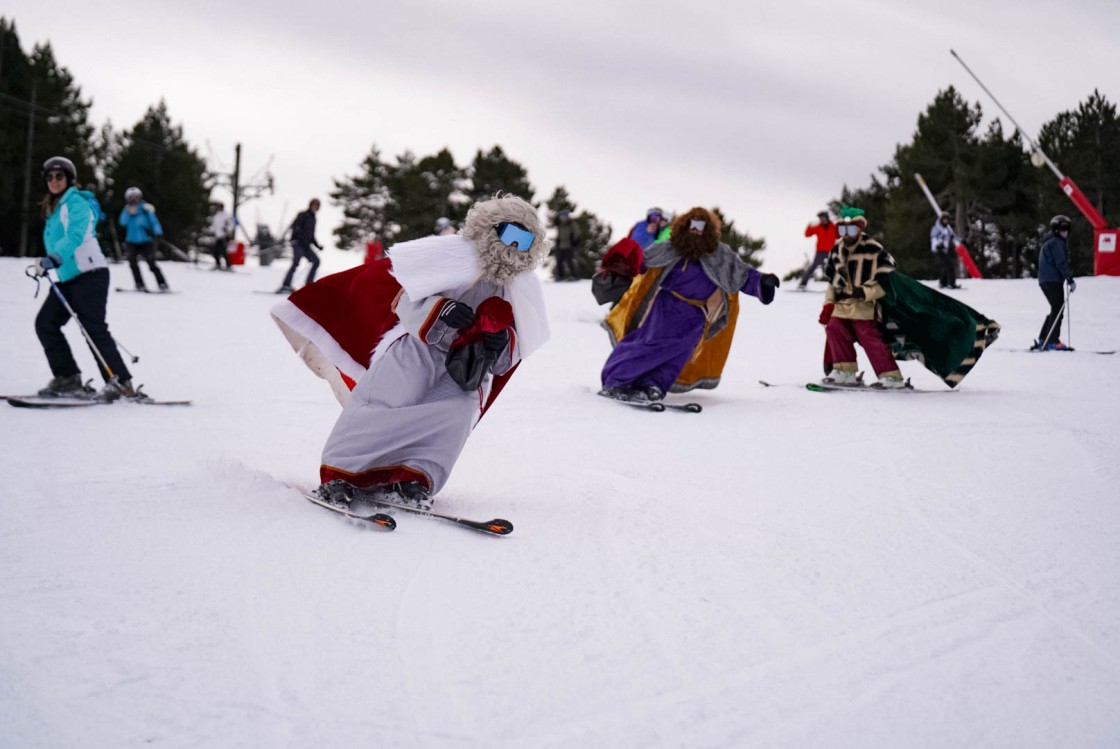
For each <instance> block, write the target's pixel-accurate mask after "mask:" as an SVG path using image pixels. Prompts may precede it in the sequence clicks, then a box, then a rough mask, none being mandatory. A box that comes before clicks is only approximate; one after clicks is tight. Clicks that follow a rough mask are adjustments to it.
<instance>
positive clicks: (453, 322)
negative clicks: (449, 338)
mask: <svg viewBox="0 0 1120 749" xmlns="http://www.w3.org/2000/svg"><path fill="white" fill-rule="evenodd" d="M439 319H440V320H442V321H443V323H444V324H445V325H447V326H448V327H450V328H455V329H456V330H458V329H459V328H465V327H467V326H468V325H470V324H471V323H472V322H474V310H473V309H471V307H470V305H469V304H463V303H462V302H456V301H455V300H453V299H452V300H449V301H448V302H447V304H445V305H443V309H442V310H441V311H440V313H439Z"/></svg>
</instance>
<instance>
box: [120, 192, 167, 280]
mask: <svg viewBox="0 0 1120 749" xmlns="http://www.w3.org/2000/svg"><path fill="white" fill-rule="evenodd" d="M124 200H125V206H124V208H122V209H121V215H120V219H119V223H120V225H121V228H123V229H124V230H125V233H124V241H125V245H126V247H127V248H128V267H129V268H130V269H131V270H132V280H133V281H134V282H135V283H136V290H137V291H147V290H148V287H147V286H145V285H144V277H143V276H141V275H140V263H139V258H144V262H146V263H147V264H148V269H149V270H151V271H152V275H153V276H155V277H156V283H157V284H158V285H159V290H160V291H167V281H166V280H165V279H164V277H163V273H162V272H161V271H160V269H159V266H158V265H156V257H155V240H156V238H157V237H162V236H163V227H162V226H160V223H159V219H158V218H156V209H155V206H153V205H152V204H151V203H146V202H144V194H143V193H141V192H140V188H139V187H130V188H128V189H127V190H125V191H124Z"/></svg>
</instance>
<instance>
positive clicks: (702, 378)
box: [600, 208, 780, 402]
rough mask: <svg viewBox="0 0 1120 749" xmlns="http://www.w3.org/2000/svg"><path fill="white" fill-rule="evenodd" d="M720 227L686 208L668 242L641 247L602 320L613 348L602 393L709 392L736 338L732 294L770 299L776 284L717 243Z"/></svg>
mask: <svg viewBox="0 0 1120 749" xmlns="http://www.w3.org/2000/svg"><path fill="white" fill-rule="evenodd" d="M720 230H721V226H720V221H719V218H718V217H717V216H716V215H715V214H714V213H712V212H710V211H708V210H705V209H704V208H692V209H691V210H689V211H687V212H685V213H683V214H681V215H680V216H678V217H677V218H676V219H675V220H674V221H673V227H672V233H671V235H670V238H669V239H668V241H664V242H658V243H656V244H654V245H651V246H650V247H649V248H648V249H646V251H645V254H644V258H643V261H642V267H643V274H642V277H641V278H640V279H638V280H637V281H635V283H634V284H632V285H631V287H630V289H629V290H628V291H627V292H626V295H625V296H624V297H623V299H622V301H621V302H620V303H619V304H618V306H617V307H615V308H614V310H613V311H612V312H611V314H610V315H608V316H607V325H608V326H609V330H610V333H611V339H612V343H616V345H615V347H614V350H613V351H611V355H610V356H609V357H608V358H607V362H606V364H605V365H604V366H603V373H602V382H603V390H602V391H601V392H600V394H601V395H605V396H607V397H611V398H615V399H618V400H635V401H647V402H652V401H658V400H661V399H662V398H664V397H665V394H666V393H668V392H669V391H670V390H672V391H673V392H684V391H688V390H691V389H693V388H697V387H699V388H707V389H710V388H714V387H716V385H718V384H719V379H720V375H721V374H722V372H723V365H724V363H725V362H726V360H727V354H728V351H729V350H730V346H731V338H732V336H733V335H734V332H735V322H736V319H737V317H738V312H739V301H738V294H739V292H740V291H741V292H743V293H744V294H749V295H750V296H754V297H757V298H758V299H759V300H760V301H761V302H762V303H763V304H770V302H772V301H774V290H775V289H776V288H777V287H778V286H779V285H780V282H779V280H778V277H777V276H775V275H774V274H772V273H766V274H763V273H760V272H759V271H758V270H756V269H755V268H752V267H750V266H749V265H747V264H746V263H744V262H743V261H742V260H741V259H740V258H739V256H738V255H736V254H735V253H734V252H732V251H731V248H730V247H728V246H727V245H726V244H723V243H722V242H720V241H719V237H720Z"/></svg>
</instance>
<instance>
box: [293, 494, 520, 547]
mask: <svg viewBox="0 0 1120 749" xmlns="http://www.w3.org/2000/svg"><path fill="white" fill-rule="evenodd" d="M301 493H302V494H303V496H305V497H306V498H307V499H309V500H310V501H312V502H314V503H315V504H317V505H320V506H322V507H326V508H327V509H329V510H334V511H335V512H338V513H341V514H343V515H346V516H347V517H351V518H354V519H357V520H368V521H369V522H373V523H377V524H378V525H381V526H383V527H388V528H389V529H390V530H392V529H393V528H395V527H396V521H395V520H394V519H393V518H392V516H390V515H386V514H384V513H374V514H372V515H362V514H361V513H359V512H356V511H355V510H354V509H353V506H354V505H358V504H366V505H370V506H372V507H380V508H383V509H391V510H401V511H403V512H409V513H412V514H413V515H422V516H424V517H429V518H435V519H437V520H446V521H448V522H450V523H455V524H456V525H461V526H463V527H464V528H470V529H471V530H476V531H482V532H483V533H489V534H492V535H495V536H508V535H509V534H510V533H513V523H511V522H509V521H508V520H503V519H502V518H494V519H493V520H487V521H480V520H469V519H467V518H460V517H455V516H453V515H444V514H442V513H439V512H433V511H432V510H425V509H423V508H421V507H416V506H414V505H406V504H401V503H397V502H393V501H391V500H389V499H385V498H382V497H374V496H359V497H355V498H354V499H353V500H352V504H351V506H350V507H345V506H343V505H339V504H335V503H333V502H328V501H327V500H325V499H323V498H322V497H320V496H319V491H318V489H312V490H311V491H309V492H308V491H303V490H301ZM374 518H376V519H374ZM385 518H388V520H389V523H390V524H389V525H387V524H386V523H385V522H384V519H385Z"/></svg>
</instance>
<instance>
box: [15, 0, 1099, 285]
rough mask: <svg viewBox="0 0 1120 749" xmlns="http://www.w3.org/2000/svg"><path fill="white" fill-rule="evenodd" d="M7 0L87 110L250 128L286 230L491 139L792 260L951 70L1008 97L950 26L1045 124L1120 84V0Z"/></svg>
mask: <svg viewBox="0 0 1120 749" xmlns="http://www.w3.org/2000/svg"><path fill="white" fill-rule="evenodd" d="M0 13H2V14H3V15H4V16H6V17H8V18H9V19H14V20H15V22H16V25H17V30H18V32H19V35H20V39H21V42H22V44H23V46H24V49H25V50H30V48H31V46H32V45H33V44H34V43H36V42H44V41H49V42H50V43H51V44H52V46H53V47H54V51H55V55H56V57H57V58H58V60H59V62H60V63H61V64H62V65H64V66H65V67H66V68H68V69H69V70H70V71H71V73H72V74H73V75H74V77H75V79H76V81H77V83H78V85H79V86H81V89H82V93H83V96H84V97H85V98H87V99H92V101H93V108H92V112H91V117H92V121H93V122H94V124H95V125H98V126H99V125H101V124H102V123H103V122H105V121H106V120H111V121H112V123H113V125H114V127H116V128H118V129H125V128H128V127H131V126H132V125H133V124H135V123H136V121H137V120H138V119H139V118H140V117H141V116H142V115H143V113H144V111H145V110H146V109H147V108H148V107H149V106H150V105H152V104H154V103H156V102H158V100H159V99H160V98H163V99H164V100H166V102H167V105H168V108H169V111H170V114H171V117H172V119H173V121H174V122H175V123H177V124H180V125H182V126H183V128H184V133H185V135H186V137H187V139H188V140H189V141H190V142H191V143H192V144H193V145H195V146H196V147H197V148H198V150H199V151H200V152H201V153H202V154H203V155H204V156H206V157H207V159H208V163H209V165H210V167H211V168H212V169H217V170H229V169H230V168H231V166H232V161H233V149H234V144H235V143H238V142H240V143H241V144H242V171H243V174H245V175H246V176H250V177H251V176H252V175H253V174H254V173H255V172H257V171H258V170H260V169H262V168H263V167H264V166H265V165H266V163H268V161H269V159H271V171H272V173H273V175H274V176H275V179H276V194H275V195H274V196H272V197H269V198H266V199H262V200H257V201H253V202H251V203H249V204H247V205H245V206H244V207H243V209H242V213H241V218H242V221H243V223H245V224H247V225H249V226H252V225H253V224H255V223H256V222H257V221H258V220H261V221H265V222H267V223H269V224H271V225H273V226H277V225H279V224H280V223H281V221H284V220H287V221H290V220H291V218H292V216H293V215H294V213H295V212H296V211H297V210H300V209H302V208H303V207H304V206H305V205H306V202H307V200H308V199H309V198H310V197H312V196H319V197H321V198H323V199H324V206H323V210H322V211H321V212H320V214H319V218H320V224H319V226H320V228H319V239H320V241H322V242H324V243H327V242H330V241H331V239H332V237H331V235H330V229H331V228H333V226H334V225H335V224H336V222H337V221H338V218H339V216H340V213H339V212H338V211H337V210H336V209H334V208H333V207H332V206H330V205H329V201H328V200H327V193H328V191H329V190H330V189H331V186H332V183H331V179H332V178H336V177H342V176H344V175H347V174H354V173H356V170H357V167H358V164H359V163H360V162H361V160H362V158H363V157H364V156H365V155H366V154H367V153H368V152H369V149H370V147H371V146H372V145H374V144H376V145H377V146H378V147H379V148H380V149H381V152H382V154H383V156H385V157H393V156H396V155H397V154H400V153H402V152H403V151H405V150H412V151H413V152H415V153H417V154H420V155H427V154H431V153H435V152H436V151H438V150H439V149H441V148H443V147H447V148H449V149H450V150H451V153H452V154H453V155H454V157H455V160H456V162H457V163H459V164H460V165H466V164H467V163H469V162H470V160H471V159H472V158H473V157H474V154H475V152H476V151H477V150H478V149H479V148H484V149H489V148H490V147H492V146H493V145H495V144H497V145H500V146H501V147H502V148H503V149H504V150H505V152H506V153H507V154H508V155H509V157H510V158H512V159H514V160H516V161H518V162H519V163H521V164H522V165H523V166H524V167H525V168H526V169H527V170H528V172H529V178H530V180H531V181H532V183H533V186H534V187H535V188H536V190H537V192H536V195H535V196H534V199H535V200H538V201H541V200H544V199H546V198H547V197H548V196H549V195H551V193H552V191H553V189H554V188H555V187H556V186H558V185H564V186H565V187H566V188H567V189H568V191H569V193H570V194H571V196H572V198H573V199H574V200H575V201H576V203H577V204H578V205H579V206H580V208H583V209H587V210H590V211H593V212H594V213H596V214H598V215H599V216H600V217H601V218H602V219H604V220H606V221H607V222H609V223H611V224H612V225H613V227H614V234H613V237H614V238H615V239H618V238H620V237H621V236H623V235H624V234H625V232H626V231H627V230H628V229H629V227H630V225H632V224H633V223H634V222H635V221H637V220H638V219H639V218H640V217H641V216H642V215H644V212H645V210H646V209H647V208H648V207H650V206H654V205H657V206H661V207H663V208H665V209H667V210H672V211H682V210H687V209H688V208H689V207H691V206H693V205H703V206H708V207H711V206H719V207H720V208H721V209H722V210H723V211H724V213H725V214H726V215H728V216H729V217H730V218H732V219H734V220H735V222H736V224H737V226H739V227H741V228H744V229H746V230H747V231H749V232H750V233H751V234H753V235H756V236H759V235H761V236H763V237H765V238H766V241H767V247H768V249H767V252H766V254H765V255H764V258H763V259H764V267H765V268H766V269H768V270H773V271H775V272H784V271H786V270H789V269H790V268H793V267H795V266H797V265H798V264H800V263H801V262H802V261H803V258H804V257H805V255H806V254H807V253H809V252H811V251H812V243H811V241H810V240H807V239H805V238H804V237H803V234H802V232H803V231H804V228H805V225H806V223H808V222H809V221H811V220H813V218H814V215H815V214H816V212H817V211H818V210H820V209H821V208H822V207H824V206H825V203H826V201H828V200H829V199H831V198H834V197H836V196H838V195H839V192H840V189H841V187H842V186H843V185H844V184H849V185H851V186H863V185H865V184H867V183H868V181H869V175H870V174H871V173H872V172H873V171H874V170H875V169H876V168H877V167H878V166H879V165H880V164H883V163H885V162H887V161H888V160H889V159H890V158H891V156H892V155H893V153H894V148H895V146H896V144H898V143H899V142H904V141H908V140H909V139H910V137H911V136H912V134H913V132H914V129H915V126H916V122H917V117H918V114H919V113H920V112H922V111H923V110H924V109H925V107H926V106H927V105H928V104H929V103H930V102H931V101H932V100H933V98H934V96H935V95H936V94H937V92H938V91H939V90H942V89H944V88H947V87H948V86H950V85H952V86H956V87H957V89H958V90H960V91H961V92H962V93H963V95H964V96H965V98H966V99H968V100H969V101H979V102H980V104H981V105H982V107H983V109H984V112H985V115H986V116H987V117H988V118H991V117H993V116H995V115H996V114H998V110H997V109H996V107H995V105H994V104H992V103H991V101H990V100H989V99H988V98H987V96H986V95H985V94H984V93H983V91H982V90H981V89H980V88H979V87H978V86H977V85H976V83H975V82H974V81H973V80H972V79H971V78H970V77H969V76H968V74H967V73H966V72H965V70H964V69H963V68H962V67H961V66H960V64H959V63H958V62H957V61H956V60H955V59H954V58H953V57H952V56H951V55H950V53H949V50H950V48H952V49H955V50H956V51H957V53H958V54H959V55H960V56H961V57H962V58H963V59H964V61H965V62H966V63H967V64H968V65H969V67H971V68H972V70H973V71H974V72H975V73H976V74H977V75H978V76H980V79H981V80H982V81H983V82H984V84H985V85H986V86H987V87H988V88H989V89H990V90H991V91H992V92H993V93H994V94H995V95H996V96H997V97H998V98H999V99H1000V102H1001V103H1002V104H1003V105H1004V106H1005V107H1007V109H1008V110H1009V111H1010V112H1011V114H1012V115H1013V116H1014V117H1015V119H1016V120H1017V121H1018V122H1019V124H1021V125H1022V126H1023V127H1024V128H1025V129H1026V130H1027V131H1028V132H1029V134H1030V136H1031V137H1037V135H1038V130H1039V128H1040V127H1041V126H1042V124H1043V123H1044V122H1046V121H1047V120H1049V119H1051V118H1052V117H1053V116H1054V115H1055V114H1057V113H1058V112H1060V111H1063V110H1068V109H1073V108H1075V107H1076V106H1077V105H1078V103H1080V102H1081V101H1083V100H1084V99H1085V98H1086V97H1087V96H1088V95H1089V94H1090V93H1091V92H1092V91H1093V89H1094V88H1096V89H1099V90H1100V91H1101V93H1102V94H1104V95H1105V96H1106V97H1107V98H1108V99H1109V100H1110V101H1111V102H1113V103H1118V102H1120V42H1118V41H1117V31H1118V30H1120V2H1117V0H1072V1H1070V2H1064V3H1057V2H1053V1H1050V2H1041V1H1037V2H1036V1H1035V0H993V1H991V2H972V1H970V0H939V2H928V3H920V4H905V5H904V4H903V3H900V2H881V1H879V0H854V1H849V2H846V3H824V2H801V1H800V0H777V1H774V2H767V3H756V2H745V1H744V2H702V1H701V2H677V3H667V2H657V1H656V0H655V1H652V2H649V1H647V2H634V1H631V0H598V1H597V2H584V1H583V0H579V1H578V2H568V3H547V4H546V3H533V2H516V3H514V2H509V1H508V0H472V1H471V2H462V1H458V2H451V1H446V2H436V1H431V0H411V1H410V2H396V1H395V2H377V1H375V2H368V1H367V2H360V1H358V0H352V1H351V0H347V1H344V2H330V1H329V0H328V1H325V2H319V3H309V2H301V3H294V2H288V0H270V1H269V2H265V1H264V0H237V1H235V2H218V1H217V0H193V2H189V3H187V2H182V1H181V0H177V1H176V2H163V1H162V0H150V1H149V2H146V3H89V2H72V1H67V2H62V1H59V0H7V2H5V3H4V9H3V10H2V11H0ZM1005 125H1006V126H1007V127H1006V130H1007V132H1010V130H1011V127H1012V126H1011V124H1010V123H1008V122H1005ZM1059 166H1061V165H1060V164H1059ZM1071 176H1072V177H1073V178H1074V179H1076V178H1077V175H1071ZM932 187H933V188H934V189H935V190H936V189H937V186H936V185H934V186H932ZM915 189H917V187H916V186H915ZM1055 189H1058V188H1057V186H1056V184H1055ZM216 197H223V198H224V199H225V200H226V202H227V204H228V202H229V195H228V193H227V194H225V195H221V196H218V195H216ZM157 208H158V206H157ZM932 219H933V217H932V214H931V221H932ZM927 230H928V227H916V231H922V232H925V231H927ZM888 249H889V248H888Z"/></svg>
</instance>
